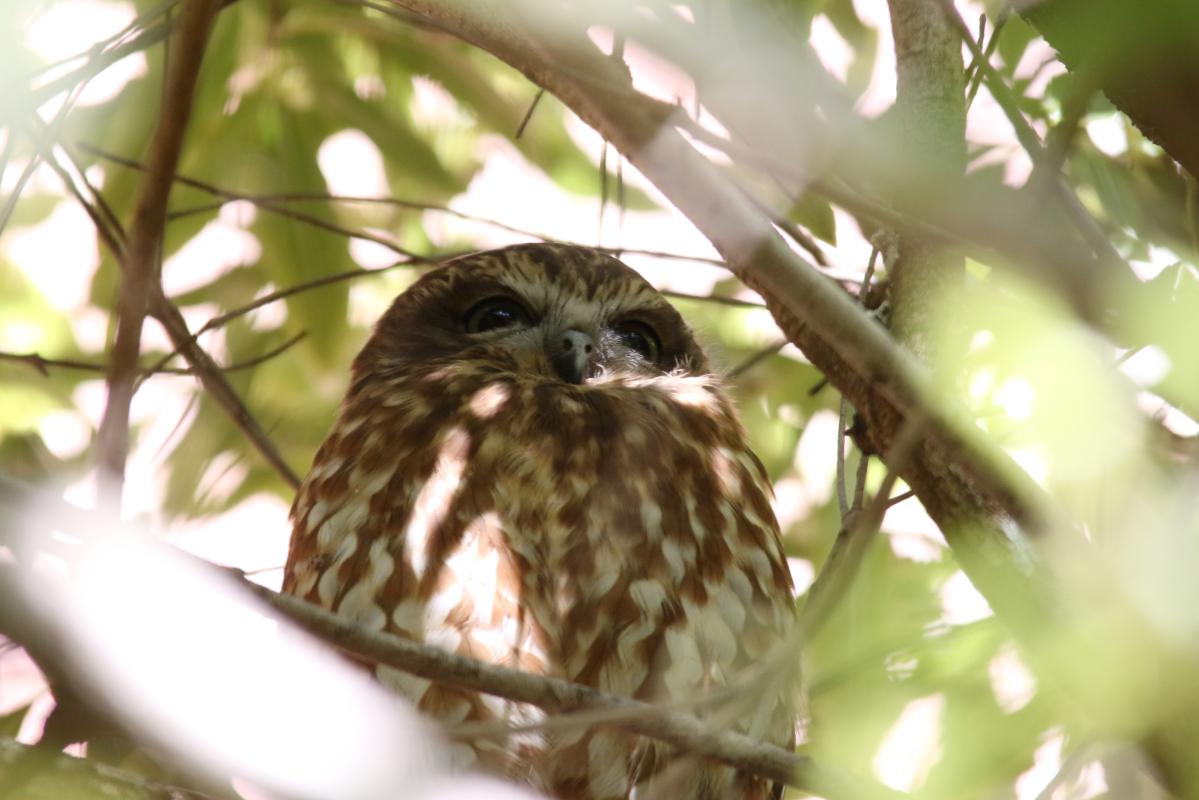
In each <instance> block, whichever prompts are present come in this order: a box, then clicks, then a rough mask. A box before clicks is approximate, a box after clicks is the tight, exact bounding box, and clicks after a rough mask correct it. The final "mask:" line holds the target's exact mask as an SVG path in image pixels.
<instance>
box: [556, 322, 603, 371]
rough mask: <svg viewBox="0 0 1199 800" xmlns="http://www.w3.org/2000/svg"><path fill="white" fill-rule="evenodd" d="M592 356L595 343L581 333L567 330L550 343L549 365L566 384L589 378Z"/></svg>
mask: <svg viewBox="0 0 1199 800" xmlns="http://www.w3.org/2000/svg"><path fill="white" fill-rule="evenodd" d="M594 356H595V342H594V341H592V339H591V337H590V336H588V335H587V334H585V333H583V332H582V331H578V330H568V331H565V332H563V333H562V334H560V335H559V336H557V337H556V338H555V339H552V340H551V341H550V365H551V366H553V368H554V372H556V373H558V377H560V378H561V379H562V380H564V381H566V382H567V383H574V384H580V383H582V382H583V381H584V380H586V379H587V378H589V377H590V376H591V364H592V360H593V358H594Z"/></svg>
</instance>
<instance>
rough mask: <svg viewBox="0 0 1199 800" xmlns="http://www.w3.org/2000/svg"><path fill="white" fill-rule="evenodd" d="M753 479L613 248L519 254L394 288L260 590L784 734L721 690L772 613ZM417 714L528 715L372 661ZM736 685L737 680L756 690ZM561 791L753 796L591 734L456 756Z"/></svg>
mask: <svg viewBox="0 0 1199 800" xmlns="http://www.w3.org/2000/svg"><path fill="white" fill-rule="evenodd" d="M769 500H770V486H769V482H768V480H767V477H766V475H765V473H764V471H763V469H762V466H761V464H760V463H759V462H758V460H757V458H756V457H755V456H754V455H753V453H752V452H751V451H750V450H749V448H748V445H747V444H746V440H745V435H744V432H743V430H742V428H741V426H740V423H739V422H738V420H737V415H736V411H735V409H734V408H733V406H732V404H731V402H730V400H729V398H728V396H727V394H726V393H725V391H724V390H723V388H722V386H721V383H720V380H719V379H718V378H717V377H715V376H713V375H712V374H711V373H710V372H709V369H708V365H707V360H706V358H705V356H704V354H703V352H702V351H701V350H700V348H699V346H698V345H697V344H696V343H695V340H694V338H693V337H692V335H691V332H690V330H689V329H688V328H687V326H686V324H685V323H684V322H683V320H682V318H681V317H680V316H679V315H678V313H677V312H676V311H675V310H674V308H673V307H671V306H670V304H669V303H667V302H666V301H665V300H664V299H663V297H662V296H661V294H659V293H658V292H657V291H656V290H654V289H653V287H651V286H650V285H649V284H648V283H647V282H645V281H644V280H643V279H642V278H640V277H639V276H638V275H637V274H636V273H635V272H633V271H632V270H630V269H629V268H628V267H626V266H625V265H623V264H621V263H620V262H619V261H617V260H615V259H613V258H610V257H607V256H605V255H602V254H600V253H597V252H595V251H593V250H589V249H585V248H577V247H565V246H557V245H521V246H517V247H510V248H506V249H504V250H497V251H493V252H487V253H479V254H475V255H471V256H466V257H464V258H459V259H456V260H454V261H451V262H449V263H447V264H446V265H444V266H443V267H441V268H438V269H436V270H434V271H432V272H430V273H428V274H427V275H425V276H424V277H422V278H421V279H420V280H419V281H417V282H416V283H415V284H414V285H413V286H412V287H411V288H409V289H408V290H407V291H406V292H404V293H403V294H402V295H400V296H399V297H398V298H397V299H396V301H395V303H394V304H393V305H392V307H391V309H390V310H389V311H388V312H387V313H386V314H385V315H384V316H383V318H382V319H381V320H380V322H379V324H378V325H377V327H376V329H375V332H374V335H373V336H372V337H371V339H370V341H369V342H368V343H367V345H366V347H365V348H364V349H363V350H362V352H361V353H360V354H359V356H358V357H357V359H356V360H355V362H354V368H353V377H352V382H351V386H350V389H349V392H348V394H347V396H346V398H345V401H344V402H343V404H342V408H341V412H340V416H339V418H338V420H337V422H336V424H335V425H334V427H333V429H332V430H331V431H330V433H329V435H328V437H327V438H326V440H325V442H324V443H323V444H322V445H321V448H320V450H319V451H318V453H317V455H316V459H315V461H314V463H313V466H312V470H311V471H310V472H309V474H308V476H307V478H306V479H305V481H304V484H303V486H302V487H301V489H300V492H299V494H298V495H297V497H296V501H295V505H294V507H293V509H292V521H293V525H294V530H293V534H292V540H291V549H290V552H289V555H288V560H287V566H286V571H285V579H284V589H285V591H288V592H290V593H292V594H295V595H298V596H300V597H303V598H306V599H308V600H310V601H312V602H314V603H317V604H319V605H321V606H323V607H325V608H330V609H334V610H336V611H337V612H338V613H339V614H342V615H344V616H346V617H350V618H352V619H354V620H356V621H358V622H359V623H361V624H363V625H366V626H368V627H370V628H372V629H375V630H380V631H388V632H391V633H396V634H399V635H402V636H407V637H411V638H413V639H417V640H421V641H425V642H428V643H431V644H434V645H436V646H438V647H442V648H444V649H446V650H448V651H451V652H456V653H460V654H462V655H466V656H470V657H473V658H477V659H481V660H484V661H488V662H492V663H496V664H502V665H506V666H512V667H516V668H519V669H522V670H525V671H528V672H532V673H537V674H544V675H552V676H556V677H562V678H567V679H569V680H573V681H578V682H580V683H584V684H587V685H590V686H594V687H597V688H599V689H602V690H604V691H607V692H613V693H617V694H622V695H627V696H631V697H636V698H640V699H643V700H647V701H651V702H671V701H678V702H686V703H693V702H694V701H695V700H697V699H700V698H702V697H703V696H704V695H705V693H709V692H712V693H717V694H718V693H719V690H721V689H724V688H726V687H731V688H738V687H739V686H740V687H742V688H744V689H746V691H745V692H741V693H734V695H733V696H731V698H730V697H724V699H723V702H722V703H721V704H717V705H713V706H711V707H708V706H701V707H700V708H699V709H698V710H699V711H700V712H701V713H710V714H711V716H712V718H713V720H714V722H713V724H719V725H721V726H732V727H737V728H739V729H741V730H743V731H745V732H747V733H749V734H751V735H753V736H756V737H758V738H761V739H763V740H767V741H771V742H774V743H777V744H781V745H789V744H790V743H791V742H792V737H793V729H794V710H793V707H792V704H791V703H790V702H789V689H788V687H786V686H784V685H775V684H769V689H768V690H767V691H766V693H765V696H763V694H762V692H760V691H757V690H758V689H759V688H760V687H759V686H758V685H756V684H751V685H745V684H747V682H748V681H749V675H750V672H751V671H752V670H753V668H754V666H755V665H758V664H760V663H761V662H762V661H763V659H764V658H765V657H766V655H767V653H768V652H769V651H770V649H771V648H772V646H774V645H775V644H777V643H778V642H779V641H780V640H781V639H782V637H783V636H784V635H785V633H786V631H787V630H788V629H789V627H790V626H791V624H792V622H793V614H794V611H793V602H792V586H791V580H790V576H789V573H788V570H787V565H786V559H785V557H784V554H783V551H782V545H781V542H780V540H779V532H778V526H777V523H776V521H775V518H774V515H773V512H772V510H771V506H770V502H769ZM378 677H379V679H380V680H381V681H383V682H384V683H386V684H388V685H390V686H393V687H394V688H395V689H396V690H398V691H400V692H402V693H404V694H405V695H407V696H408V697H410V698H412V699H413V700H414V701H415V702H416V703H417V704H418V705H419V707H420V708H421V709H422V710H423V711H425V712H426V713H428V714H430V715H432V716H435V717H437V718H438V719H440V720H442V721H443V722H445V723H447V724H450V725H453V724H455V723H461V722H467V721H470V722H485V721H492V722H502V721H507V722H510V723H513V724H525V723H530V722H535V721H537V720H538V719H539V718H540V715H539V712H538V711H537V710H536V709H532V708H529V707H526V706H523V705H520V704H513V703H507V702H505V701H502V700H499V699H497V698H493V697H490V696H485V695H479V694H475V693H472V692H465V691H461V690H457V689H453V688H449V687H444V686H439V685H437V684H434V683H430V682H429V681H427V680H423V679H419V678H415V677H412V676H409V675H406V674H404V673H401V672H399V671H396V670H392V669H388V668H379V670H378ZM758 683H760V682H758ZM460 756H461V759H462V761H463V762H464V763H474V764H476V765H477V766H479V767H481V768H484V769H488V770H492V771H495V772H498V773H500V774H503V775H505V776H507V777H509V778H511V779H513V780H517V781H521V782H524V783H527V784H529V785H531V786H533V787H534V788H536V789H538V790H540V791H543V792H546V793H548V794H550V795H553V796H557V797H563V798H581V799H591V800H610V799H614V798H626V797H628V796H629V795H630V793H631V792H632V791H633V789H634V788H635V787H636V789H637V796H638V797H641V798H644V797H663V798H666V797H670V798H726V797H727V798H732V797H736V798H765V797H768V796H770V792H771V787H769V785H768V784H767V782H765V781H763V780H761V779H758V778H756V777H754V776H752V775H749V774H742V773H737V772H736V771H735V770H733V769H732V768H730V767H725V766H722V765H719V764H716V763H713V762H705V761H698V760H696V759H694V758H690V757H687V756H684V755H681V754H678V753H675V752H672V751H670V750H669V748H665V747H664V746H659V745H656V744H654V743H653V742H650V741H648V740H643V739H640V738H638V737H636V736H634V735H631V734H628V733H625V732H622V731H620V730H619V729H616V728H611V727H585V726H577V727H570V726H566V727H562V726H551V727H543V728H540V729H537V728H535V729H534V730H532V731H526V732H523V733H518V734H514V735H511V736H509V737H507V738H497V737H491V738H487V739H479V740H478V741H477V742H476V743H475V744H474V746H473V747H466V746H462V751H461V753H460Z"/></svg>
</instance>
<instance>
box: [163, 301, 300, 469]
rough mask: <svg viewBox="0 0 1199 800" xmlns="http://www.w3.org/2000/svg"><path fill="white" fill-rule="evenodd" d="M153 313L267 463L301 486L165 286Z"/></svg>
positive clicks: (176, 347) (209, 392)
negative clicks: (167, 295) (167, 292)
mask: <svg viewBox="0 0 1199 800" xmlns="http://www.w3.org/2000/svg"><path fill="white" fill-rule="evenodd" d="M150 313H151V314H152V315H153V316H154V319H156V320H158V322H159V324H161V325H162V326H163V328H165V329H166V332H167V336H169V337H170V339H171V344H173V345H174V346H175V349H176V350H177V351H178V352H179V353H180V354H182V356H183V357H184V358H185V359H187V363H188V364H190V365H191V367H192V369H194V370H195V371H196V377H197V378H199V380H200V383H201V384H202V385H203V386H204V389H205V390H206V391H207V392H208V394H209V395H210V396H211V397H212V399H213V400H215V401H216V402H217V405H219V406H220V407H221V408H222V409H224V411H225V413H226V414H228V416H229V418H230V419H231V420H232V421H233V424H234V425H236V426H237V427H238V428H239V429H240V430H241V431H242V433H244V434H245V435H246V438H247V439H249V441H250V444H251V445H253V446H254V449H255V450H257V451H258V452H259V454H261V455H262V457H263V458H264V459H266V462H267V463H268V464H270V466H271V467H272V468H273V469H274V470H275V472H276V473H278V474H279V477H281V478H282V479H283V480H284V481H285V482H286V483H287V485H288V486H290V487H291V488H292V489H298V488H299V487H300V476H299V475H297V474H296V472H295V470H293V469H292V468H291V466H290V465H289V464H288V463H287V461H285V460H284V458H283V456H282V455H281V454H280V453H279V450H278V448H276V447H275V444H274V442H272V441H271V439H270V437H269V436H268V435H267V434H266V432H265V431H264V430H263V429H262V427H261V426H260V425H259V424H258V422H257V420H255V419H254V417H253V415H251V414H250V411H249V409H248V408H246V405H245V403H243V402H242V400H241V398H240V397H238V396H237V392H235V391H234V390H233V387H232V386H230V385H229V381H228V380H227V379H226V378H225V375H224V373H223V372H222V371H221V368H220V366H219V365H218V364H217V363H216V362H215V361H213V360H212V357H211V356H209V355H208V353H206V352H205V351H204V349H203V348H202V347H200V346H199V345H198V344H197V343H196V340H195V337H194V336H192V334H191V332H190V331H189V330H188V328H187V322H186V321H185V320H184V319H183V314H181V313H180V312H179V309H178V308H176V307H175V305H174V304H173V303H172V302H171V301H170V300H169V299H167V297H166V295H164V294H163V293H162V289H161V287H155V291H154V294H153V295H152V296H151V297H150Z"/></svg>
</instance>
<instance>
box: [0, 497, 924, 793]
mask: <svg viewBox="0 0 1199 800" xmlns="http://www.w3.org/2000/svg"><path fill="white" fill-rule="evenodd" d="M30 507H31V508H33V509H36V511H37V514H36V516H23V515H22V514H21V513H20V512H21V511H22V510H25V509H27V508H30ZM0 509H2V510H3V511H4V512H5V513H4V515H3V516H4V518H6V519H11V520H21V519H25V520H28V519H36V520H37V521H38V522H37V525H38V526H39V529H38V530H28V531H22V532H23V533H25V534H27V535H28V538H27V539H25V540H24V544H23V545H22V548H21V550H22V552H23V553H27V554H33V553H36V552H37V551H38V550H40V549H46V550H48V551H50V552H53V553H54V554H55V555H56V556H57V557H59V558H67V559H69V558H70V557H71V552H72V550H73V549H75V548H77V547H78V545H77V544H68V543H66V542H64V541H62V540H55V541H52V542H51V541H50V540H49V539H48V537H46V536H44V535H41V533H42V531H41V529H42V528H48V527H50V526H53V528H55V529H57V530H61V531H64V532H66V533H69V534H72V535H74V536H78V537H79V538H80V539H81V540H82V541H87V537H88V536H89V535H91V534H90V532H91V531H92V530H94V527H95V525H96V519H95V515H94V514H93V513H91V512H88V511H84V510H83V509H80V508H78V507H76V506H74V505H72V504H70V503H67V502H65V501H63V500H62V499H60V498H58V497H57V496H54V495H51V494H49V493H48V492H44V491H41V490H38V489H34V488H32V487H29V486H26V485H25V484H22V483H20V482H19V481H15V480H13V479H11V478H7V477H5V476H2V475H0ZM10 532H15V531H10ZM163 546H164V547H165V546H166V545H163ZM18 563H20V562H18ZM19 568H20V567H19V566H18V565H8V566H5V565H3V564H0V569H19ZM205 568H207V569H211V570H214V571H219V572H221V573H223V574H225V575H226V576H227V575H228V574H229V572H230V570H227V569H224V568H220V567H216V566H213V565H210V564H206V563H205ZM33 580H36V578H34V579H33ZM238 584H239V585H240V586H241V588H242V589H244V590H245V591H247V592H248V593H250V594H253V595H255V596H256V597H257V598H258V599H259V600H261V601H263V602H265V603H266V604H267V605H269V606H270V607H271V608H272V609H274V610H275V611H276V612H278V613H279V614H281V615H283V616H284V617H286V618H287V619H289V620H290V621H292V622H293V623H295V624H297V625H298V626H299V627H301V628H303V629H304V630H306V631H308V632H309V633H311V634H313V635H315V636H317V637H318V638H320V639H322V640H324V641H326V642H328V643H330V644H332V645H333V646H335V647H337V648H338V649H340V650H342V651H343V652H345V653H347V654H349V655H352V656H354V657H355V658H356V659H358V660H364V661H368V662H373V663H376V664H384V665H387V666H390V667H394V668H396V669H400V670H403V671H405V672H408V673H411V674H413V675H417V676H420V677H423V678H427V679H429V680H433V681H436V682H438V683H442V684H445V685H449V686H455V687H458V688H462V689H468V690H471V691H479V692H484V693H486V694H491V695H495V696H497V697H503V698H505V699H508V700H513V701H516V702H521V703H529V704H532V705H535V706H537V707H539V708H541V709H544V710H545V711H547V712H550V713H555V714H561V713H569V712H575V711H583V710H587V711H597V710H598V711H608V712H612V715H613V716H612V718H611V724H613V725H617V726H619V727H621V728H624V729H626V730H629V731H632V732H634V733H638V734H640V735H643V736H648V737H650V738H654V739H659V740H661V741H665V742H668V743H670V744H672V745H674V746H676V747H678V748H679V749H681V750H683V751H685V752H687V753H693V754H696V755H701V756H704V757H707V758H713V759H716V760H719V761H722V762H724V763H727V764H730V765H732V766H735V767H738V768H740V769H746V770H750V771H752V772H755V773H757V774H760V775H763V776H765V777H768V778H771V779H772V780H775V781H779V782H783V783H787V784H789V785H791V786H795V787H798V788H800V789H804V790H806V791H810V792H813V793H816V794H820V795H823V796H826V797H830V798H880V799H883V798H890V799H892V800H895V799H897V798H902V797H905V796H906V795H904V794H902V793H900V792H896V791H893V790H891V789H888V788H887V787H885V786H883V785H881V784H878V783H876V782H875V781H872V780H869V779H865V778H860V777H857V776H854V775H851V774H849V773H846V772H843V771H841V770H838V769H834V768H829V767H824V766H821V765H819V764H817V763H815V762H813V761H812V760H811V759H810V758H807V757H805V756H801V755H797V754H795V753H791V752H789V751H787V750H784V749H783V748H780V747H776V746H774V745H770V744H766V743H763V742H759V741H757V740H755V739H752V738H750V737H748V736H745V735H743V734H740V733H736V732H733V731H730V730H725V729H713V728H712V727H711V725H710V723H706V722H705V721H703V720H701V719H698V718H696V717H694V716H692V715H690V714H686V713H682V712H679V711H675V710H670V709H666V708H662V707H660V706H655V705H652V704H649V703H644V702H641V701H638V700H633V699H630V698H627V697H621V696H616V695H611V694H606V693H604V692H600V691H598V690H596V689H593V688H591V687H589V686H583V685H581V684H576V683H572V682H570V681H566V680H562V679H559V678H551V677H546V676H542V675H533V674H530V673H525V672H521V671H519V670H515V669H509V668H506V667H501V666H497V665H495V664H490V663H487V662H482V661H477V660H475V659H472V658H467V657H464V656H460V655H456V654H453V653H449V652H446V651H444V650H441V649H439V648H437V647H434V646H432V645H427V644H422V643H419V642H414V641H411V640H409V639H404V638H401V637H399V636H395V635H392V634H387V633H381V632H378V631H376V630H373V629H370V628H367V627H364V626H361V625H358V624H355V623H354V622H352V621H350V620H347V619H345V618H343V617H341V616H338V615H337V614H334V613H332V612H330V611H326V610H325V609H322V608H318V607H317V606H314V605H311V604H309V603H307V602H305V601H303V600H300V599H298V598H295V597H292V596H290V595H284V594H280V593H278V592H274V591H272V590H270V589H267V588H265V587H262V586H259V585H257V584H254V583H252V582H250V581H248V580H245V579H239V580H238ZM11 585H12V582H10V581H4V580H0V596H3V597H4V599H6V600H7V603H6V604H5V606H3V607H0V609H2V610H3V611H5V612H10V615H12V614H15V615H16V616H14V617H13V619H15V620H16V621H17V622H18V623H19V627H20V628H21V630H23V631H25V633H26V634H29V633H30V631H33V632H35V635H36V632H37V631H42V630H47V629H50V626H48V625H40V624H38V623H37V620H36V619H32V620H31V618H30V617H29V616H28V615H23V614H22V613H21V610H20V609H19V608H12V604H14V603H15V604H16V605H18V606H19V605H20V603H21V597H22V596H21V595H20V594H19V593H5V592H4V591H2V590H3V589H4V588H5V587H6V586H11ZM6 618H7V617H6V615H5V614H4V613H0V619H6ZM15 638H17V639H18V641H20V640H21V638H22V637H21V636H20V635H18V636H17V637H15ZM38 652H39V657H40V658H45V657H51V658H53V657H55V656H54V655H53V654H57V653H60V652H61V653H64V654H65V653H69V652H71V646H70V642H55V643H52V644H51V645H50V646H46V647H41V648H39V650H38ZM47 654H50V655H49V656H47ZM53 666H56V667H60V669H58V670H57V671H58V672H62V673H65V674H67V675H70V674H72V673H71V670H76V671H78V670H79V669H82V668H84V666H83V665H81V664H78V663H65V664H62V665H53ZM130 702H131V701H130V698H123V699H122V700H121V701H120V702H116V703H106V704H103V705H104V707H114V708H118V709H119V708H123V707H125V706H127V705H128V704H129V703H130Z"/></svg>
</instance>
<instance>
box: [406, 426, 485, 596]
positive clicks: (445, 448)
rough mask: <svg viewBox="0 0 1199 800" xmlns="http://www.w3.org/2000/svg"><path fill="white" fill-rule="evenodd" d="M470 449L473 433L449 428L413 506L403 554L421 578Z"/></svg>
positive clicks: (456, 488)
mask: <svg viewBox="0 0 1199 800" xmlns="http://www.w3.org/2000/svg"><path fill="white" fill-rule="evenodd" d="M469 450H470V435H469V434H467V432H466V431H464V430H463V429H462V428H451V429H450V430H449V431H447V432H446V435H445V437H444V439H443V440H442V443H441V451H440V452H439V453H438V454H437V464H436V466H434V467H433V472H432V474H431V475H429V479H428V480H427V481H425V485H424V486H423V487H421V490H420V494H418V495H417V497H416V502H415V503H414V504H413V506H412V517H411V519H410V520H409V522H408V528H407V530H406V531H405V532H404V558H405V559H406V560H407V562H408V563H409V564H411V565H412V571H413V572H415V573H416V576H417V577H418V578H419V577H421V576H423V575H424V572H425V567H426V565H427V563H428V560H429V553H428V546H429V537H430V536H431V535H432V533H433V532H434V531H435V530H437V528H438V527H440V526H441V523H442V522H443V521H444V520H445V515H446V512H447V511H448V510H449V508H450V507H451V506H452V505H453V500H454V495H455V494H456V493H457V491H458V487H459V485H460V484H461V483H462V472H463V470H465V469H466V454H467V453H468V452H469Z"/></svg>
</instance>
